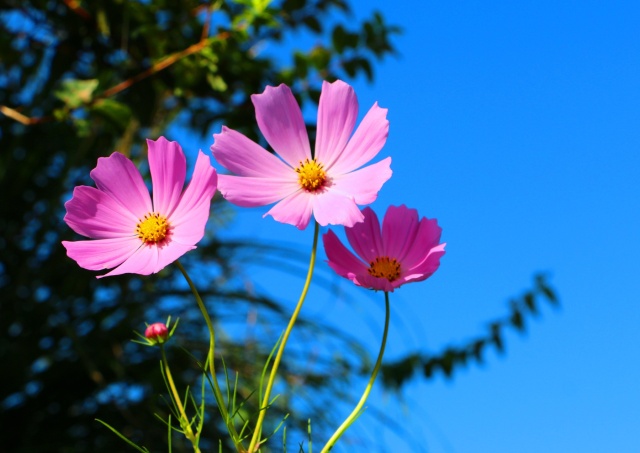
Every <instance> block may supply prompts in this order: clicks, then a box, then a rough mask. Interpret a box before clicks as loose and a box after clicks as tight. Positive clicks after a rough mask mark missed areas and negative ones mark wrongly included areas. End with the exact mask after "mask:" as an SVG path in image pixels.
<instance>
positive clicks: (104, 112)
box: [91, 99, 131, 130]
mask: <svg viewBox="0 0 640 453" xmlns="http://www.w3.org/2000/svg"><path fill="white" fill-rule="evenodd" d="M91 111H92V112H94V113H97V114H98V115H100V116H103V117H104V118H106V119H108V120H109V121H111V122H113V123H114V124H115V125H116V126H118V127H119V128H121V129H123V130H124V129H126V127H127V125H128V124H129V122H130V121H131V109H130V108H129V106H128V105H126V104H123V103H121V102H118V101H116V100H113V99H100V100H98V101H96V102H95V104H94V105H93V106H92V107H91Z"/></svg>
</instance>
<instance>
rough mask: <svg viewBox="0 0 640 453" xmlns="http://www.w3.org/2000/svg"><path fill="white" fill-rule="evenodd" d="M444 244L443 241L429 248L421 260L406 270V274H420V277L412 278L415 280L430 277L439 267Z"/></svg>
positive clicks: (443, 252)
mask: <svg viewBox="0 0 640 453" xmlns="http://www.w3.org/2000/svg"><path fill="white" fill-rule="evenodd" d="M446 245H447V244H446V243H444V244H440V245H437V246H435V247H433V248H432V249H430V250H429V251H428V252H427V253H426V254H425V257H424V259H423V260H422V261H421V262H419V263H417V264H416V265H415V266H412V267H411V268H409V269H408V270H407V274H422V277H421V278H414V279H413V280H415V281H420V280H424V279H426V278H427V277H430V276H431V275H432V274H433V273H434V272H435V271H437V270H438V267H440V258H441V257H442V256H443V255H444V254H445V251H444V247H445V246H446Z"/></svg>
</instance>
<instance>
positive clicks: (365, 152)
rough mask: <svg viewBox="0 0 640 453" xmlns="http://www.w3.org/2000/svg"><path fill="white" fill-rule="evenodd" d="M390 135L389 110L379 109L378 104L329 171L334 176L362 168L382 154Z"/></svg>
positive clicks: (365, 118)
mask: <svg viewBox="0 0 640 453" xmlns="http://www.w3.org/2000/svg"><path fill="white" fill-rule="evenodd" d="M388 135H389V121H388V120H387V109H383V108H380V107H378V103H377V102H376V103H375V104H373V107H371V109H370V110H369V112H367V114H366V115H365V117H364V118H363V120H362V122H361V123H360V125H359V126H358V129H356V132H355V133H354V134H353V137H351V140H349V143H347V146H346V147H345V148H344V150H343V151H342V153H341V154H340V156H339V157H338V158H337V159H336V160H335V163H334V164H333V165H332V166H331V167H327V170H328V171H330V172H331V173H333V174H343V173H349V172H351V171H353V170H356V169H358V168H360V167H361V166H363V165H364V164H366V163H367V162H369V161H370V160H371V159H373V158H374V157H375V156H376V155H377V154H378V153H379V152H380V150H381V149H382V147H383V146H384V144H385V143H386V141H387V136H388Z"/></svg>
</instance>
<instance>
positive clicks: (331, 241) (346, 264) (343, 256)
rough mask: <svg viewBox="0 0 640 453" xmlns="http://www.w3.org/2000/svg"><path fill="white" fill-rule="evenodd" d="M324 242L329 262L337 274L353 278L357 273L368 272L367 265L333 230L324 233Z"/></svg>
mask: <svg viewBox="0 0 640 453" xmlns="http://www.w3.org/2000/svg"><path fill="white" fill-rule="evenodd" d="M322 242H323V244H324V251H325V253H326V255H327V258H328V261H327V264H328V265H329V267H331V269H333V270H334V271H335V272H336V274H338V275H340V276H341V277H345V278H348V279H351V277H352V276H353V275H354V274H356V273H358V274H362V273H366V272H367V266H366V265H365V264H364V263H363V262H362V260H360V259H359V258H357V257H356V256H355V255H354V254H353V253H351V252H350V251H349V250H348V249H347V248H346V247H345V246H344V245H343V244H342V242H340V239H338V236H336V234H335V233H334V232H333V231H331V230H329V231H327V232H326V233H325V234H323V235H322Z"/></svg>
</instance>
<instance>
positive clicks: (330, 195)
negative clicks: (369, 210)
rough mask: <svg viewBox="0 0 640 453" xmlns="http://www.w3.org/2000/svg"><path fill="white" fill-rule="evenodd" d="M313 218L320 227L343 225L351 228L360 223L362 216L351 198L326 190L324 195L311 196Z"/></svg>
mask: <svg viewBox="0 0 640 453" xmlns="http://www.w3.org/2000/svg"><path fill="white" fill-rule="evenodd" d="M311 200H312V206H313V216H314V217H315V219H316V221H317V222H318V223H319V224H320V225H322V226H327V225H344V226H346V227H351V226H353V225H354V224H356V223H358V222H362V219H363V218H364V216H363V215H362V213H361V212H360V209H358V205H356V203H355V201H353V198H351V197H349V196H345V195H344V194H342V193H337V192H334V191H332V190H330V189H329V190H327V191H326V192H324V193H318V194H312V195H311Z"/></svg>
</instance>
